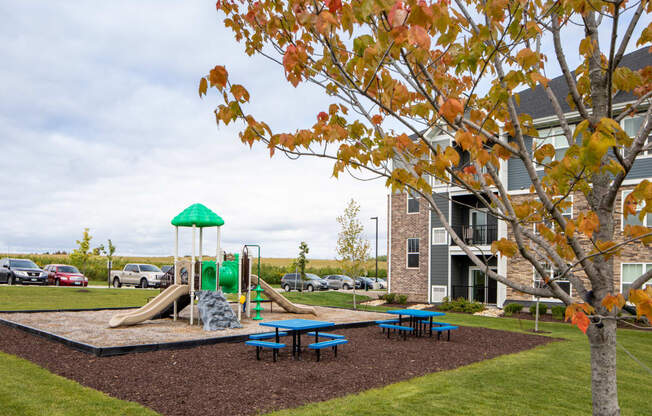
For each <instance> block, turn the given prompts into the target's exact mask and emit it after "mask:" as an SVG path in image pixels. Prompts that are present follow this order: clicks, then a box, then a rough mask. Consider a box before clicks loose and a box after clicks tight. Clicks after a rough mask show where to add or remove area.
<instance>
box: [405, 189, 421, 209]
mask: <svg viewBox="0 0 652 416" xmlns="http://www.w3.org/2000/svg"><path fill="white" fill-rule="evenodd" d="M412 192H413V191H411V190H408V193H407V213H408V214H416V213H418V212H419V196H418V195H416V194H413V193H412Z"/></svg>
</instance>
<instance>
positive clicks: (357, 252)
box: [336, 199, 369, 308]
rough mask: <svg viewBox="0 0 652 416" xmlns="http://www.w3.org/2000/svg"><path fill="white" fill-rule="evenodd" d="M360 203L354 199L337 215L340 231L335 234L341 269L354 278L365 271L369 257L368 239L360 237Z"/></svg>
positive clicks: (361, 230)
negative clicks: (342, 212)
mask: <svg viewBox="0 0 652 416" xmlns="http://www.w3.org/2000/svg"><path fill="white" fill-rule="evenodd" d="M359 212H360V205H358V203H357V202H355V200H354V199H351V201H349V204H348V205H347V207H346V208H345V209H344V214H342V215H340V216H339V217H337V219H336V221H337V223H338V224H340V227H341V231H340V232H339V234H338V235H337V248H336V253H337V259H338V260H339V262H340V265H341V267H342V270H343V271H344V273H346V274H347V275H349V276H351V277H353V278H354V279H355V278H356V277H358V276H361V275H362V274H364V273H365V272H366V269H365V264H366V261H367V259H368V258H369V241H367V240H365V239H364V238H362V233H363V232H364V227H363V226H362V223H361V222H360V220H358V213H359ZM353 307H354V308H355V283H354V284H353Z"/></svg>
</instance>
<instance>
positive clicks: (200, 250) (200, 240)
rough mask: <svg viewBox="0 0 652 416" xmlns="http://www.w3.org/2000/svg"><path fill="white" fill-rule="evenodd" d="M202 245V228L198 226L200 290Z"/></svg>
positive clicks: (200, 283) (200, 281)
mask: <svg viewBox="0 0 652 416" xmlns="http://www.w3.org/2000/svg"><path fill="white" fill-rule="evenodd" d="M203 246H204V228H203V227H199V290H201V285H202V280H203V277H204V276H202V266H201V261H202V252H203V251H204V249H203Z"/></svg>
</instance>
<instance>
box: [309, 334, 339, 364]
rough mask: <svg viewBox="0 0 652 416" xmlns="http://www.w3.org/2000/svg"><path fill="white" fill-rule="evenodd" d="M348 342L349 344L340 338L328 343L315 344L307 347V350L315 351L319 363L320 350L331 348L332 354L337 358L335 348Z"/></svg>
mask: <svg viewBox="0 0 652 416" xmlns="http://www.w3.org/2000/svg"><path fill="white" fill-rule="evenodd" d="M348 342H349V340H348V339H342V338H339V339H332V340H330V341H322V342H315V343H313V344H310V345H308V348H310V349H312V350H315V351H316V353H317V361H319V357H320V352H321V350H322V348H328V347H333V353H334V354H335V357H337V346H338V345H341V344H347V343H348Z"/></svg>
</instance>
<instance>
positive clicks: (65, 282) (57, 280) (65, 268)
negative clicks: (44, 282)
mask: <svg viewBox="0 0 652 416" xmlns="http://www.w3.org/2000/svg"><path fill="white" fill-rule="evenodd" d="M43 270H45V271H46V272H47V274H48V283H49V284H51V285H55V286H88V278H87V277H86V276H84V275H83V274H82V273H81V272H80V271H79V270H77V268H76V267H75V266H70V265H67V264H48V265H47V266H45V267H43Z"/></svg>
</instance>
